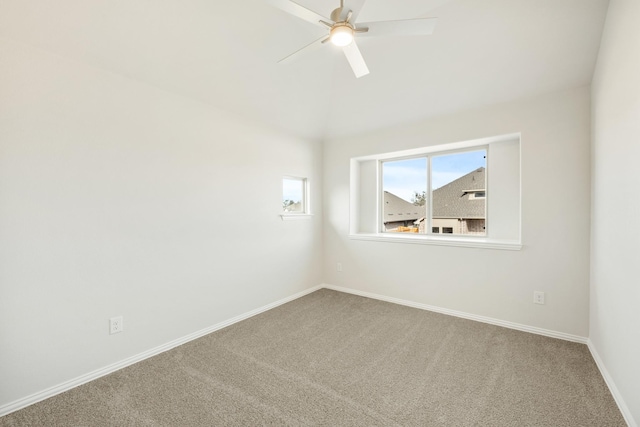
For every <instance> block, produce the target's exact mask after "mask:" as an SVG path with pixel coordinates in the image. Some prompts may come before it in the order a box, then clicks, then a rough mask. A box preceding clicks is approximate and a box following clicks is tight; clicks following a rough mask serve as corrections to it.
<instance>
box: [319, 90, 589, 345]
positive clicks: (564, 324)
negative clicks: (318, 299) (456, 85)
mask: <svg viewBox="0 0 640 427" xmlns="http://www.w3.org/2000/svg"><path fill="white" fill-rule="evenodd" d="M589 99H590V94H589V88H586V87H583V88H577V89H574V90H570V91H567V92H563V93H556V94H552V95H547V96H542V97H539V98H536V99H530V100H524V101H520V102H516V103H510V104H505V105H499V106H494V107H488V108H484V109H481V110H474V111H468V112H463V113H459V114H456V115H453V116H446V117H440V118H435V119H430V120H425V121H422V122H419V123H415V124H410V125H406V126H399V127H396V128H392V129H388V130H386V131H384V132H377V133H373V134H368V135H360V136H354V137H349V138H343V139H334V140H330V141H327V142H326V143H325V157H324V159H325V160H324V187H325V221H324V223H325V231H324V233H325V234H324V237H325V242H324V244H325V281H326V282H327V283H329V284H331V285H336V286H343V287H348V288H351V289H354V290H357V291H363V292H369V293H375V294H379V295H384V296H388V297H394V298H400V299H404V300H409V301H412V302H416V303H421V304H428V305H432V306H437V307H441V308H446V309H450V310H458V311H462V312H465V313H469V314H474V315H480V316H487V317H491V318H494V319H498V320H502V321H509V322H515V323H520V324H524V325H528V326H533V327H538V328H544V329H548V330H553V331H557V332H561V333H564V334H571V335H577V336H579V337H587V335H588V317H589V314H588V310H589V209H590V180H589V173H590V172H589V168H590V161H589V136H590V127H589V123H590V118H589V115H590V103H589ZM425 102H428V100H425ZM518 132H521V134H522V141H521V153H522V165H521V172H522V243H523V245H524V247H523V249H522V250H521V251H502V250H490V249H478V248H459V247H443V246H428V245H412V244H402V243H387V242H378V241H359V240H350V239H349V238H348V234H349V165H350V158H352V157H360V156H367V155H373V154H377V153H385V152H391V151H399V150H406V149H413V148H418V147H423V146H430V145H437V144H443V143H450V142H458V141H466V140H472V139H477V138H483V137H490V136H496V135H504V134H511V133H518ZM489 173H490V171H489ZM489 220H491V218H489ZM337 262H341V263H342V267H343V271H342V272H337V271H336V263H337ZM534 290H539V291H544V292H546V297H547V301H546V305H535V304H533V292H534Z"/></svg>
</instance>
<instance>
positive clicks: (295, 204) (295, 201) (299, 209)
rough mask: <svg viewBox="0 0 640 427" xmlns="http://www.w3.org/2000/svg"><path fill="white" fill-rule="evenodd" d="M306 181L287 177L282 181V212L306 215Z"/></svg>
mask: <svg viewBox="0 0 640 427" xmlns="http://www.w3.org/2000/svg"><path fill="white" fill-rule="evenodd" d="M305 192H306V179H304V178H292V177H285V178H283V179H282V211H283V212H285V213H305V212H306V203H305V196H306V195H305Z"/></svg>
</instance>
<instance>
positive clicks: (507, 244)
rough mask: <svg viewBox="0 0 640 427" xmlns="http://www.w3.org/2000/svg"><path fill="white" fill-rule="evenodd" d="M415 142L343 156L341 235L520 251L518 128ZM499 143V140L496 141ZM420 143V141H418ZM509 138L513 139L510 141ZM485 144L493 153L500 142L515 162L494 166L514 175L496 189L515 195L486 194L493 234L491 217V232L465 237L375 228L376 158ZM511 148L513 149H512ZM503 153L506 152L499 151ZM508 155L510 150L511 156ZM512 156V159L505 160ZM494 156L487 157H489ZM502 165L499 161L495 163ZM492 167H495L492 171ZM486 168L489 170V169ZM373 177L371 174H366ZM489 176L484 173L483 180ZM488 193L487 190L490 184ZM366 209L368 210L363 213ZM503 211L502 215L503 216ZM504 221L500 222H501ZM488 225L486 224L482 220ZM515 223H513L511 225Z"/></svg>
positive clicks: (520, 142) (377, 202)
mask: <svg viewBox="0 0 640 427" xmlns="http://www.w3.org/2000/svg"><path fill="white" fill-rule="evenodd" d="M428 140H429V139H428V138H427V142H426V143H425V144H421V145H416V146H414V147H415V148H407V149H404V150H394V151H387V152H377V153H369V154H361V155H359V156H354V157H351V158H350V160H349V165H350V166H349V202H348V203H349V228H348V235H347V237H348V238H349V239H350V240H358V241H366V242H379V243H386V244H398V243H400V244H411V245H427V246H449V247H460V248H478V249H490V250H506V251H520V250H522V248H523V244H522V228H523V223H522V200H523V197H524V196H523V184H522V150H523V148H522V147H523V144H524V141H523V136H522V133H520V132H514V133H505V134H501V135H494V136H487V137H482V138H477V139H466V140H458V141H455V140H454V141H444V142H441V143H433V142H431V143H429V142H428ZM503 143H504V144H505V145H502V144H503ZM418 144H420V142H418ZM514 144H515V145H514ZM487 145H488V146H489V147H491V151H492V155H491V158H492V159H493V158H494V156H493V149H494V145H495V147H500V150H499V153H500V159H503V158H504V159H507V160H509V161H514V160H515V162H517V163H515V164H511V165H510V164H507V165H505V166H500V169H499V173H500V176H502V175H504V174H505V173H507V174H512V175H513V179H515V180H516V181H515V182H514V184H512V185H511V186H501V187H500V191H501V194H502V193H503V192H504V191H508V192H510V193H508V194H509V196H510V197H511V198H510V199H509V200H515V203H513V202H511V203H508V202H501V201H500V200H502V199H498V201H497V200H495V195H492V198H493V199H492V200H493V201H492V202H491V203H487V206H486V209H487V215H489V213H490V212H489V211H490V210H492V209H493V207H491V206H492V204H495V203H499V207H500V211H499V215H500V226H499V234H498V235H496V236H494V235H493V232H494V231H496V227H495V224H494V221H493V220H492V221H491V223H492V224H493V225H491V230H490V233H491V235H488V236H484V237H482V236H475V237H476V238H469V237H467V236H465V235H442V234H414V233H382V232H380V231H379V224H380V221H381V220H380V218H379V215H380V214H379V206H380V203H381V202H380V191H378V186H379V185H380V184H379V181H380V169H379V168H378V161H380V160H388V159H398V158H402V157H405V158H409V157H419V156H421V155H425V154H434V153H440V152H442V153H444V152H446V151H454V150H457V149H471V148H476V147H480V146H487ZM514 150H515V151H514ZM505 155H506V156H507V157H506V158H505V157H504V156H505ZM512 156H515V159H513V157H512ZM511 159H513V160H511ZM494 161H495V159H494V160H492V161H491V162H489V163H491V164H492V163H494ZM489 163H488V164H487V168H493V166H492V165H491V164H489ZM501 165H502V163H501ZM494 172H495V171H494ZM494 172H492V174H491V176H493V175H494V174H495V173H494ZM372 174H373V175H374V178H373V179H372V180H371V178H370V177H371V175H372ZM488 181H490V179H489V178H488V179H487V182H488ZM492 193H493V190H492ZM368 212H370V213H371V214H369V213H368ZM504 215H508V216H507V217H505V216H504ZM505 221H506V222H505ZM487 225H488V224H487ZM514 227H515V228H514Z"/></svg>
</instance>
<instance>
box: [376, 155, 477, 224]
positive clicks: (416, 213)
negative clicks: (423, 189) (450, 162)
mask: <svg viewBox="0 0 640 427" xmlns="http://www.w3.org/2000/svg"><path fill="white" fill-rule="evenodd" d="M485 182H486V181H485V168H483V167H481V168H478V169H476V170H474V171H472V172H469V173H468V174H466V175H464V176H462V177H460V178H458V179H456V180H454V181H451V182H450V183H448V184H446V185H443V186H442V187H440V188H438V189H436V190H434V191H433V211H432V212H433V221H432V224H431V232H432V233H445V234H484V233H485V216H486V213H485V212H486V203H485V202H486V185H485ZM384 203H385V205H384V229H385V231H405V232H406V231H411V232H419V233H424V232H425V230H424V227H425V221H424V219H425V216H426V209H425V206H415V205H413V204H412V203H410V202H407V201H406V200H404V199H401V198H400V197H398V196H396V195H394V194H392V193H389V192H387V191H385V192H384ZM399 227H400V228H399ZM403 227H404V228H403ZM406 227H409V229H406ZM414 228H417V230H415V231H414Z"/></svg>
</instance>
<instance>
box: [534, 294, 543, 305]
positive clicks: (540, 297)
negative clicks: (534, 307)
mask: <svg viewBox="0 0 640 427" xmlns="http://www.w3.org/2000/svg"><path fill="white" fill-rule="evenodd" d="M533 302H534V303H535V304H544V292H540V291H534V292H533Z"/></svg>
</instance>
